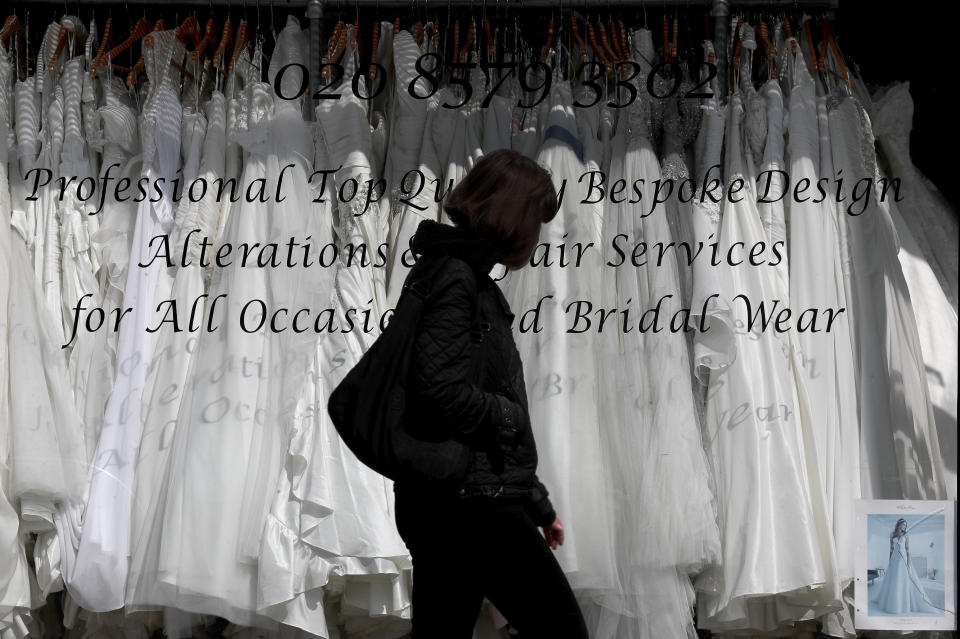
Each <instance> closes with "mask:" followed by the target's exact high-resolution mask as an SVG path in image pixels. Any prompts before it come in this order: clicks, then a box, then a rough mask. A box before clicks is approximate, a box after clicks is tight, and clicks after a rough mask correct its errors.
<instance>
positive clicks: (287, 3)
mask: <svg viewBox="0 0 960 639" xmlns="http://www.w3.org/2000/svg"><path fill="white" fill-rule="evenodd" d="M75 2H78V0H68V2H67V6H68V7H71V6H73V5H74V3H75ZM334 2H336V6H337V8H338V9H339V10H349V9H352V8H354V7H357V8H361V7H362V8H370V7H380V8H412V7H413V8H423V7H424V6H428V7H429V6H436V7H443V8H446V7H451V6H453V7H466V6H469V7H474V8H479V7H483V6H486V7H487V8H499V9H509V10H511V11H522V10H525V9H544V8H548V7H554V8H557V7H568V8H571V9H586V8H592V7H596V8H599V9H604V8H607V9H609V8H611V7H616V8H617V9H620V8H623V7H638V8H639V7H642V6H644V5H646V6H649V7H652V8H659V7H661V6H664V7H666V8H667V9H671V8H675V7H677V6H679V5H678V3H677V0H669V2H667V1H666V0H659V1H658V0H612V1H611V0H171V1H170V2H165V3H163V4H164V5H166V6H181V7H182V6H188V7H209V6H217V7H232V8H235V9H238V10H242V9H254V8H257V9H268V8H269V9H271V10H275V9H277V8H278V7H279V8H281V9H283V8H286V9H291V8H301V9H303V8H305V9H306V17H307V19H308V20H309V21H310V59H309V62H310V77H312V78H316V77H320V68H321V66H320V65H321V64H322V55H323V50H324V47H323V46H322V45H321V42H323V41H324V40H323V36H324V35H325V34H326V33H327V30H326V15H325V13H326V12H325V9H326V8H327V7H330V6H332V5H333V4H334ZM682 2H683V6H684V7H692V6H700V7H705V6H710V8H711V11H710V13H711V14H712V15H713V19H714V29H713V40H714V48H715V49H716V51H717V67H718V69H717V80H718V81H719V83H720V90H721V93H726V89H727V87H726V84H727V75H728V68H727V56H726V51H727V48H728V46H729V38H730V24H729V20H730V8H731V6H733V7H736V8H741V7H747V8H756V7H772V8H777V9H786V10H790V9H794V10H802V9H809V10H813V9H821V10H822V9H828V10H832V9H837V8H838V7H839V2H840V0H682ZM31 4H50V5H60V6H63V4H64V0H26V1H25V2H21V3H18V8H22V7H24V6H29V5H31ZM89 4H92V5H123V6H145V5H156V4H158V3H157V0H92V1H91V2H90V3H89Z"/></svg>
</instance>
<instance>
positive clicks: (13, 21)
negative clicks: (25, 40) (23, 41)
mask: <svg viewBox="0 0 960 639" xmlns="http://www.w3.org/2000/svg"><path fill="white" fill-rule="evenodd" d="M22 29H23V27H22V26H21V25H20V18H18V17H17V14H15V13H11V14H10V15H9V16H7V19H6V21H5V22H4V23H3V29H0V42H2V43H3V46H7V42H9V41H10V38H11V37H13V36H15V35H16V34H18V33H20V31H21V30H22Z"/></svg>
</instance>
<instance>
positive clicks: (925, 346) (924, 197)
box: [870, 82, 958, 499]
mask: <svg viewBox="0 0 960 639" xmlns="http://www.w3.org/2000/svg"><path fill="white" fill-rule="evenodd" d="M909 88H910V85H909V83H906V82H904V83H900V84H894V85H893V86H892V87H889V88H888V89H887V90H886V91H884V92H883V94H882V95H881V96H879V97H878V98H876V99H875V100H874V102H873V104H872V105H871V106H870V120H871V124H872V126H873V134H874V135H875V136H876V138H877V141H878V142H879V145H880V150H881V151H882V152H883V156H884V158H885V159H886V162H887V164H888V165H889V167H890V169H889V170H888V171H887V173H888V174H889V175H890V177H897V178H900V179H901V180H902V182H901V184H902V188H903V194H902V198H903V199H902V201H900V202H889V204H890V216H891V218H892V219H893V224H894V227H895V229H896V232H897V236H898V237H899V238H900V252H899V253H898V254H897V257H898V258H899V260H900V265H901V267H902V268H903V276H904V279H905V280H906V282H907V288H908V289H909V291H910V300H911V301H912V302H913V311H914V316H915V319H916V322H917V331H918V333H919V337H920V347H921V350H922V352H923V364H924V369H925V370H926V377H927V388H928V390H929V392H930V402H931V404H932V405H933V409H934V416H935V419H936V422H937V438H938V440H939V442H940V451H941V457H942V459H943V464H944V477H945V481H946V484H947V498H948V499H955V498H956V496H957V467H956V462H955V460H956V459H957V351H958V347H957V245H956V242H953V243H951V239H950V238H954V239H955V238H956V237H957V234H958V230H957V226H958V222H957V220H958V218H957V213H956V212H955V211H954V210H953V209H952V208H950V207H949V206H948V205H947V204H946V203H945V202H944V200H943V197H942V196H941V195H940V194H939V193H938V192H937V191H936V189H935V187H933V186H932V185H930V184H929V182H928V180H927V179H926V178H925V177H924V176H923V175H922V174H921V173H920V172H919V171H918V169H917V168H916V166H914V164H913V162H912V161H910V159H909V158H910V152H909V146H910V145H909V142H910V136H909V133H910V125H911V118H912V115H913V100H912V99H911V97H910V91H909ZM951 460H954V461H953V462H951Z"/></svg>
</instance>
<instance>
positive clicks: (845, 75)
mask: <svg viewBox="0 0 960 639" xmlns="http://www.w3.org/2000/svg"><path fill="white" fill-rule="evenodd" d="M821 31H822V33H823V40H824V42H825V43H827V44H828V45H829V47H830V50H831V51H833V55H834V57H836V58H837V64H839V65H840V73H841V74H842V75H838V74H837V73H836V71H834V70H833V69H827V71H828V72H829V73H831V74H833V75H834V76H836V77H838V78H840V79H841V80H843V81H844V83H845V84H846V85H847V86H851V81H850V70H849V69H847V64H846V62H844V61H843V56H842V55H840V47H839V46H837V40H836V38H834V36H833V29H831V28H830V24H829V23H828V22H827V19H826V18H824V19H823V21H822V23H821ZM820 64H821V65H822V64H823V57H822V56H821V62H820Z"/></svg>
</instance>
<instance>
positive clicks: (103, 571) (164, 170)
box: [64, 30, 183, 612]
mask: <svg viewBox="0 0 960 639" xmlns="http://www.w3.org/2000/svg"><path fill="white" fill-rule="evenodd" d="M152 38H153V39H152V42H153V45H152V46H145V47H144V55H145V57H146V58H147V62H146V70H147V73H148V75H149V76H150V78H151V80H152V83H151V92H150V94H149V95H148V97H147V101H146V103H145V104H144V110H143V117H142V120H141V139H142V141H143V147H142V148H143V156H142V160H143V168H142V174H143V176H145V177H147V178H148V179H150V180H151V183H153V181H154V180H158V179H159V178H163V179H164V180H165V181H164V182H162V183H161V188H162V197H161V198H159V199H158V201H156V202H150V201H149V200H144V201H143V202H141V203H140V205H139V209H138V212H137V221H136V227H135V229H134V234H133V243H132V249H131V264H137V265H139V264H147V263H148V262H149V266H145V267H140V266H137V267H136V268H130V269H129V270H128V274H127V284H126V287H125V289H124V301H123V305H124V307H130V308H132V309H133V310H132V312H131V313H130V314H129V315H128V316H127V317H126V318H125V321H124V322H121V323H120V332H119V336H118V340H117V368H116V370H117V378H116V381H115V383H114V387H113V391H112V393H111V395H110V399H109V400H108V402H107V408H106V414H105V416H104V422H103V427H102V429H101V431H100V439H99V442H98V444H97V452H96V454H95V456H94V457H93V461H92V464H93V467H92V472H91V478H90V489H89V495H88V499H87V505H86V510H85V511H84V515H83V531H82V537H81V539H80V545H79V548H78V549H77V551H76V559H75V563H74V564H73V566H72V567H71V568H69V569H68V570H67V571H66V582H67V586H68V588H69V590H70V594H71V596H72V597H73V598H74V600H75V601H77V603H79V604H80V605H81V606H82V607H84V608H86V609H88V610H91V611H95V612H106V611H110V610H116V609H118V608H122V607H123V604H124V591H125V586H126V581H127V567H128V556H129V552H130V521H131V520H130V517H131V508H132V504H133V483H134V471H135V468H136V456H137V449H138V447H139V444H140V434H141V399H142V396H143V391H144V383H145V380H146V378H147V372H148V370H149V369H150V368H151V367H152V365H153V347H154V339H153V335H152V334H151V333H149V332H148V331H147V330H146V329H147V328H148V327H150V326H152V325H153V323H154V320H155V316H154V310H155V302H154V300H155V299H165V298H166V292H167V291H169V286H170V284H171V281H170V280H171V277H170V276H169V274H168V273H167V271H166V268H165V264H164V261H163V260H162V259H153V260H151V256H152V255H153V253H154V251H155V248H152V245H151V242H152V240H153V238H155V237H156V236H158V235H162V234H165V233H169V232H170V231H171V230H172V228H173V221H174V215H175V208H174V205H173V201H172V198H173V188H172V179H173V177H174V175H175V174H176V172H177V167H178V165H179V159H180V115H181V107H180V99H179V90H178V89H177V87H176V85H175V80H174V77H173V75H172V74H171V73H170V68H171V65H170V60H171V59H178V55H180V54H182V51H183V43H182V42H181V41H180V40H178V39H177V37H176V30H169V31H158V32H155V33H153V34H152ZM64 552H65V553H68V552H70V551H69V550H68V549H64ZM71 561H74V560H72V559H69V558H68V559H65V562H71Z"/></svg>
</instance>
